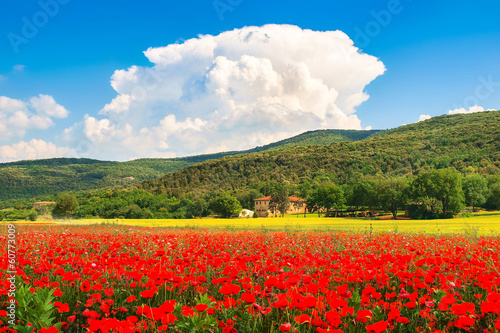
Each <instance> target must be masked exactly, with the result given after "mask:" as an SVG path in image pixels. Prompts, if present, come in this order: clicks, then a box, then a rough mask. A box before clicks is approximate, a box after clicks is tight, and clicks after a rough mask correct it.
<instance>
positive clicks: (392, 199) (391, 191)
mask: <svg viewBox="0 0 500 333" xmlns="http://www.w3.org/2000/svg"><path fill="white" fill-rule="evenodd" d="M376 184H377V197H378V200H377V201H378V202H379V204H380V207H381V208H382V209H383V210H384V211H389V212H391V213H392V218H393V219H394V220H396V219H397V216H398V210H399V209H400V208H403V207H404V205H405V204H406V202H407V200H408V197H407V189H408V186H409V183H408V180H407V179H405V178H386V179H380V180H379V181H378V182H377V183H376Z"/></svg>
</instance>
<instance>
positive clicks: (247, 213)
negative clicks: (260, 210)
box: [238, 209, 255, 218]
mask: <svg viewBox="0 0 500 333" xmlns="http://www.w3.org/2000/svg"><path fill="white" fill-rule="evenodd" d="M254 214H255V213H254V212H252V211H251V210H249V209H242V210H241V212H240V215H238V217H248V218H252V217H253V215H254Z"/></svg>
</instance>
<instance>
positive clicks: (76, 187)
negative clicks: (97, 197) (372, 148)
mask: <svg viewBox="0 0 500 333" xmlns="http://www.w3.org/2000/svg"><path fill="white" fill-rule="evenodd" d="M378 132H379V131H354V130H319V131H312V132H306V133H303V134H301V135H298V136H296V137H293V138H289V139H286V140H282V141H279V142H276V143H272V144H269V145H266V146H262V147H256V148H253V149H250V150H247V151H242V152H222V153H217V154H208V155H197V156H188V157H182V158H172V159H139V160H134V161H129V162H108V161H97V160H92V159H77V158H54V159H46V160H34V161H20V162H12V163H3V164H0V200H4V201H5V200H9V199H29V198H34V197H40V196H50V195H54V194H57V193H60V192H67V191H80V190H90V189H100V188H107V187H114V186H119V185H131V184H135V183H139V182H142V181H144V180H148V179H155V178H158V177H161V176H163V175H165V174H168V173H171V172H174V171H177V170H180V169H182V168H184V167H186V166H188V165H192V164H194V163H199V162H203V161H207V160H212V159H217V158H221V157H224V156H228V155H236V154H243V153H251V152H259V151H265V150H269V149H277V148H279V147H289V146H301V145H304V146H305V145H313V144H316V145H323V144H330V143H332V142H341V141H356V140H363V139H365V138H367V137H370V136H372V135H374V134H377V133H378Z"/></svg>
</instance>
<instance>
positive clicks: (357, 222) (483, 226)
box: [4, 212, 500, 235]
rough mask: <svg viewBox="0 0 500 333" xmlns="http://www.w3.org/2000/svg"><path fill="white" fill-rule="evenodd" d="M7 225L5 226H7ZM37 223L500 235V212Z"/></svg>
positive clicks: (87, 220) (94, 220)
mask: <svg viewBox="0 0 500 333" xmlns="http://www.w3.org/2000/svg"><path fill="white" fill-rule="evenodd" d="M4 223H5V222H4ZM38 223H57V224H61V223H64V224H84V225H86V224H116V225H129V226H145V227H170V228H190V229H204V228H209V229H212V228H217V229H224V230H280V231H349V232H360V233H369V232H370V230H372V231H373V232H393V233H399V232H404V233H428V234H471V235H500V212H480V213H474V214H473V216H472V217H462V218H455V219H447V220H442V219H441V220H397V221H394V220H380V219H364V218H323V217H320V218H318V217H317V215H315V214H309V215H308V216H307V217H306V218H304V217H303V216H302V215H300V216H299V217H297V216H296V215H288V216H285V217H284V218H281V217H280V218H257V219H245V218H242V219H209V218H208V219H207V218H205V219H172V220H155V219H148V220H135V219H132V220H126V219H125V220H122V219H86V220H85V219H83V220H72V221H66V222H62V221H50V220H49V221H40V222H38Z"/></svg>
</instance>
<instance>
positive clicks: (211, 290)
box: [0, 225, 500, 333]
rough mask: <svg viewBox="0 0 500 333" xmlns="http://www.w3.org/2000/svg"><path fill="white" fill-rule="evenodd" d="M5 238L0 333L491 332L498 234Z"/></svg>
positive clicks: (169, 232) (98, 229)
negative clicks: (12, 270)
mask: <svg viewBox="0 0 500 333" xmlns="http://www.w3.org/2000/svg"><path fill="white" fill-rule="evenodd" d="M16 237H17V238H16V242H17V254H16V255H17V257H16V260H17V261H16V276H17V280H16V283H15V284H16V290H15V297H11V296H9V290H10V288H11V281H10V280H8V279H7V277H8V274H7V273H5V271H6V270H7V267H8V265H9V262H8V257H7V245H5V246H3V247H1V248H0V252H1V254H2V256H1V257H2V273H1V274H2V276H1V279H0V281H1V283H0V297H1V298H0V320H1V323H0V327H1V329H0V332H14V331H18V332H33V331H34V332H58V331H61V332H368V333H372V332H498V331H500V319H499V316H500V293H499V291H498V289H499V285H500V270H499V269H500V268H499V264H498V260H499V251H500V246H499V244H500V242H499V239H498V237H486V236H482V237H479V236H477V237H469V236H467V235H436V236H430V235H423V234H405V233H402V234H400V233H373V234H372V233H369V234H366V233H355V232H306V231H303V232H282V231H272V232H271V231H257V230H255V231H249V230H245V231H236V230H233V231H224V230H208V229H207V230H203V229H197V230H187V229H179V230H174V229H166V228H149V227H137V226H121V225H113V226H110V225H84V226H68V225H43V226H37V225H26V226H18V228H17V236H16ZM7 240H8V233H7V228H6V227H5V226H2V230H1V233H0V242H2V244H7ZM11 299H14V300H15V302H16V319H15V321H16V322H15V327H13V326H12V325H10V324H9V320H10V319H9V317H8V316H7V314H8V308H7V307H8V305H9V304H10V301H11Z"/></svg>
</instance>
